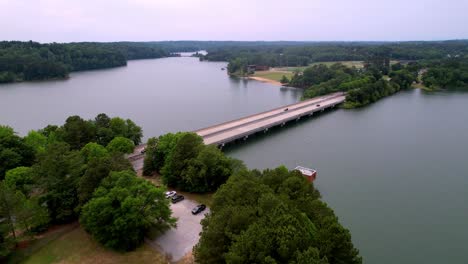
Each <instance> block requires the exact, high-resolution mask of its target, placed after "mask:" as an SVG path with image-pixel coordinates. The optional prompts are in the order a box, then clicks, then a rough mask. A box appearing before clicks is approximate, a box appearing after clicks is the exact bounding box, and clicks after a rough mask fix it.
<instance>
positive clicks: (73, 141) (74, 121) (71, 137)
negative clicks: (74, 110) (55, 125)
mask: <svg viewBox="0 0 468 264" xmlns="http://www.w3.org/2000/svg"><path fill="white" fill-rule="evenodd" d="M63 134H64V140H65V142H67V143H68V144H69V145H70V148H71V149H81V148H82V147H83V146H84V145H86V144H87V143H88V142H91V141H93V140H94V139H95V135H96V132H95V128H94V126H93V124H91V122H88V121H85V120H83V119H82V118H81V117H79V116H70V117H68V118H67V120H66V121H65V124H64V125H63Z"/></svg>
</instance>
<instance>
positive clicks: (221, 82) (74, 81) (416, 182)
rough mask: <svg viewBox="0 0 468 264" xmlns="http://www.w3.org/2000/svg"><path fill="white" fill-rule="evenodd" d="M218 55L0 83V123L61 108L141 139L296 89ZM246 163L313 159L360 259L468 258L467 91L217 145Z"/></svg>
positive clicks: (400, 98)
mask: <svg viewBox="0 0 468 264" xmlns="http://www.w3.org/2000/svg"><path fill="white" fill-rule="evenodd" d="M225 66H226V64H225V63H211V62H199V61H198V60H197V59H194V58H167V59H158V60H141V61H131V62H129V64H128V66H127V67H122V68H116V69H109V70H99V71H90V72H80V73H74V74H72V75H71V78H70V79H68V80H64V81H46V82H35V83H18V84H9V85H1V86H0V124H7V125H10V126H12V127H14V128H15V129H16V131H18V132H19V133H20V134H25V133H27V131H28V130H30V129H38V128H42V127H44V126H45V125H47V124H62V123H63V122H64V119H65V118H66V117H68V116H69V115H73V114H78V115H80V116H82V117H84V118H93V117H94V116H95V115H96V114H98V113H101V112H105V113H107V114H109V115H110V116H121V117H125V118H131V119H132V120H134V121H135V122H136V123H137V124H139V125H141V126H142V127H143V129H144V133H145V136H146V137H150V136H156V135H160V134H162V133H166V132H175V131H179V130H195V129H197V128H201V127H205V126H209V125H213V124H216V123H219V122H224V121H227V120H230V119H233V118H237V117H241V116H245V115H248V114H254V113H257V112H260V111H264V110H268V109H270V108H274V107H277V106H281V105H285V104H289V103H293V102H296V101H297V100H298V99H299V97H300V96H301V90H297V89H287V88H282V89H280V88H278V87H275V86H272V85H270V84H265V83H260V82H256V81H247V80H236V79H230V78H228V77H227V76H226V73H225V71H221V68H222V67H225ZM226 153H227V154H228V155H230V156H233V157H236V158H239V159H242V160H244V161H245V162H246V164H247V165H248V166H249V167H251V168H260V169H262V168H267V167H276V166H278V165H281V164H284V165H286V166H288V167H289V168H293V167H295V166H296V165H303V166H309V167H313V168H316V169H317V170H318V179H317V181H316V185H317V187H318V189H319V190H320V191H321V193H322V195H323V198H324V200H325V201H327V202H328V203H329V204H330V206H331V207H333V209H334V210H335V212H336V214H337V215H338V216H339V217H340V220H341V222H342V223H343V224H344V225H345V226H346V227H347V228H349V229H350V230H351V233H352V236H353V241H354V243H355V245H356V246H357V247H358V248H359V249H360V252H361V254H362V256H363V257H364V263H372V264H374V263H375V264H380V263H384V264H386V263H388V264H393V263H408V264H410V263H411V264H412V263H468V250H467V249H468V246H467V244H466V242H467V239H468V93H465V94H463V93H430V94H428V93H424V92H421V91H420V90H413V91H408V92H401V93H399V94H397V95H394V96H391V97H389V98H386V99H384V100H381V101H379V102H377V103H375V104H373V105H371V106H368V107H366V108H363V109H359V110H336V111H332V112H328V113H324V114H322V115H320V116H317V117H313V118H309V119H306V120H303V121H300V122H298V123H295V124H291V125H288V126H286V127H285V128H283V129H275V130H273V131H271V132H270V133H268V134H267V135H265V136H255V137H251V139H250V140H248V141H247V142H245V143H240V144H238V145H234V146H230V147H228V148H227V149H226Z"/></svg>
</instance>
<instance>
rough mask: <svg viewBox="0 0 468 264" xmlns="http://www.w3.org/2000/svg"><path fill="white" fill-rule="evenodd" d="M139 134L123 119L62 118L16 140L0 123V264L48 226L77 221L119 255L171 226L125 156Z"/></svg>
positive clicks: (155, 193)
mask: <svg viewBox="0 0 468 264" xmlns="http://www.w3.org/2000/svg"><path fill="white" fill-rule="evenodd" d="M141 137H142V131H141V128H140V127H138V126H137V125H135V123H133V122H132V121H131V120H124V119H121V118H118V117H114V118H110V117H108V116H107V115H105V114H99V115H98V116H97V117H96V118H95V119H94V120H84V119H82V118H80V117H79V116H71V117H69V118H67V120H66V122H65V124H64V125H63V126H53V125H49V126H47V127H45V128H44V129H41V130H38V131H31V132H29V133H28V135H27V136H25V137H20V136H18V135H17V134H16V133H15V132H14V131H13V129H12V128H10V127H6V126H0V168H1V171H0V260H2V261H3V260H4V258H5V257H7V256H8V255H9V254H10V253H11V251H13V250H14V248H15V245H16V244H18V242H20V241H23V240H27V239H29V238H32V237H34V235H35V234H36V233H37V232H41V231H43V230H46V229H47V227H48V226H50V225H54V224H63V223H69V222H72V221H76V220H78V219H79V221H80V223H81V225H82V226H83V227H84V228H85V230H87V231H88V232H89V233H90V234H91V235H92V236H93V237H94V238H95V239H96V240H97V241H99V242H101V243H102V244H104V245H106V246H108V247H110V248H113V249H116V250H121V251H127V250H132V249H134V248H136V247H137V246H139V245H140V244H141V243H142V242H143V239H144V236H145V234H146V232H147V231H148V230H149V229H150V228H156V230H165V229H166V228H169V227H172V226H174V225H175V221H176V220H175V219H174V218H172V217H171V211H170V209H169V202H168V200H167V199H165V197H164V192H165V189H164V188H156V187H155V186H154V185H152V184H150V183H149V182H148V181H146V180H143V179H141V178H138V177H137V176H136V174H135V172H134V171H133V168H132V166H131V164H130V162H129V161H128V160H127V159H126V158H125V157H124V154H125V153H130V152H133V149H134V146H135V144H139V143H140V141H141Z"/></svg>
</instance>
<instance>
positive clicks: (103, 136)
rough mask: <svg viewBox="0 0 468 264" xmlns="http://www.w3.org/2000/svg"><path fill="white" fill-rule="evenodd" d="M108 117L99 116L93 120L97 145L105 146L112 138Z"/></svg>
mask: <svg viewBox="0 0 468 264" xmlns="http://www.w3.org/2000/svg"><path fill="white" fill-rule="evenodd" d="M110 120H111V119H110V117H108V116H107V115H106V114H103V113H101V114H99V115H97V116H96V118H95V119H94V124H95V125H96V140H97V143H99V144H101V145H103V146H107V144H109V142H110V141H111V140H112V138H113V137H114V134H113V132H112V129H111V128H110Z"/></svg>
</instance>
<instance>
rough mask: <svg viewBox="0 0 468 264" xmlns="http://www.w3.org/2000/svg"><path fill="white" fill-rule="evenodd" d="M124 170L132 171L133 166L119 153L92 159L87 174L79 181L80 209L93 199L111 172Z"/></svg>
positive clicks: (87, 167)
mask: <svg viewBox="0 0 468 264" xmlns="http://www.w3.org/2000/svg"><path fill="white" fill-rule="evenodd" d="M123 170H132V165H131V164H130V162H129V161H128V160H127V159H125V158H123V157H122V155H120V154H119V153H116V154H113V155H111V156H103V157H94V158H92V159H90V160H89V161H88V164H87V166H86V172H85V173H84V175H83V176H82V177H81V178H80V179H79V180H78V197H79V200H80V207H81V206H83V205H84V204H86V203H87V202H88V201H89V200H90V199H91V197H92V195H93V192H94V191H95V190H96V189H97V187H99V185H100V184H101V181H102V179H104V178H106V177H107V176H109V173H110V172H111V171H123Z"/></svg>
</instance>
